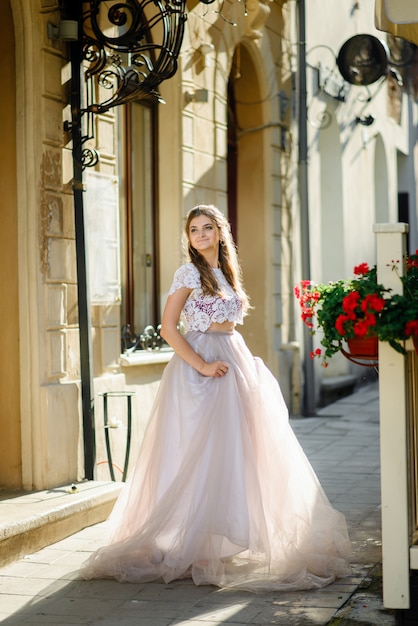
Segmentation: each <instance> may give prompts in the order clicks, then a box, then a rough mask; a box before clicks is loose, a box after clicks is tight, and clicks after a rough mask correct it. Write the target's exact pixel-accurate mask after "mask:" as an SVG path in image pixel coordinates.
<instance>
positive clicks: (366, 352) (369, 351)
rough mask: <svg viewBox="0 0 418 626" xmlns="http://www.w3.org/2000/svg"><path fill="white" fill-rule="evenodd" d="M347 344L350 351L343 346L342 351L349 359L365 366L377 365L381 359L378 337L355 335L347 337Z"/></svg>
mask: <svg viewBox="0 0 418 626" xmlns="http://www.w3.org/2000/svg"><path fill="white" fill-rule="evenodd" d="M347 345H348V348H349V352H347V351H346V350H344V349H343V348H341V352H342V353H343V355H344V356H345V357H346V358H347V359H348V360H349V361H351V362H352V363H355V364H356V365H364V366H365V367H375V366H376V365H377V362H378V359H379V356H378V339H377V337H353V338H352V339H347Z"/></svg>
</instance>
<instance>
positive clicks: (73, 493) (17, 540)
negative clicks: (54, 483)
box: [0, 481, 122, 566]
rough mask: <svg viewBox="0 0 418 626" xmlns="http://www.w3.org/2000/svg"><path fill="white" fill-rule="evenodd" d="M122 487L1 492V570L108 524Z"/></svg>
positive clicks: (115, 484)
mask: <svg viewBox="0 0 418 626" xmlns="http://www.w3.org/2000/svg"><path fill="white" fill-rule="evenodd" d="M121 488H122V483H119V482H99V481H85V482H82V483H74V484H72V485H71V484H70V485H64V486H62V487H55V488H53V489H49V490H47V491H34V492H6V491H0V566H3V565H7V564H8V563H11V562H12V561H15V560H17V559H19V558H20V557H22V556H25V555H27V554H32V553H33V552H36V551H37V550H40V549H41V548H44V547H46V546H48V545H51V544H52V543H56V542H57V541H60V540H61V539H64V538H65V537H68V536H70V535H72V534H74V533H76V532H78V531H79V530H81V529H83V528H85V527H86V526H92V525H93V524H97V523H99V522H102V521H104V520H105V519H106V518H107V517H108V515H109V513H110V511H111V510H112V508H113V505H114V503H115V501H116V498H117V497H118V495H119V493H120V490H121Z"/></svg>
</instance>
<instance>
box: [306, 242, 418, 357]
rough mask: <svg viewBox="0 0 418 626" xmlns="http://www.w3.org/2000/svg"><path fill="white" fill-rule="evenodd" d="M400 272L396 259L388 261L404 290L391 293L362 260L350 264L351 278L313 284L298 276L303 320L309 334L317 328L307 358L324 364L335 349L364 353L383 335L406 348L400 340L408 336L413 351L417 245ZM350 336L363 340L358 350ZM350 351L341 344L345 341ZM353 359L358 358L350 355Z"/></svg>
mask: <svg viewBox="0 0 418 626" xmlns="http://www.w3.org/2000/svg"><path fill="white" fill-rule="evenodd" d="M404 262H405V272H404V274H403V275H402V276H400V272H399V266H400V263H401V261H399V260H398V261H394V260H393V261H392V262H391V264H392V270H393V271H395V272H396V273H397V274H398V275H399V280H400V281H401V282H402V286H403V293H402V294H392V292H391V290H390V289H387V288H385V287H384V286H383V285H381V284H380V283H378V281H377V269H376V266H374V267H371V268H370V267H369V266H368V264H367V263H361V264H360V265H358V266H356V267H355V268H354V275H353V278H351V279H348V280H345V279H341V280H337V281H335V282H329V283H326V284H319V285H315V284H314V283H312V282H311V281H306V280H303V281H301V282H300V284H299V285H297V286H296V287H295V295H296V297H297V298H298V300H299V304H300V307H301V317H302V320H303V322H304V323H305V324H306V325H307V326H308V327H309V328H310V330H311V332H312V334H315V333H317V332H321V333H322V337H321V340H320V343H321V345H322V348H316V350H315V351H314V352H313V353H312V354H311V357H312V358H315V357H319V358H322V362H323V365H324V366H325V367H326V366H327V361H328V359H329V358H330V357H332V356H333V355H334V354H335V353H336V352H342V353H343V354H344V355H345V356H347V357H348V358H350V357H353V358H354V359H356V358H360V359H366V355H370V357H371V360H373V359H372V356H373V355H372V353H368V352H367V351H368V350H370V343H371V342H372V343H373V342H374V344H375V351H376V358H377V342H378V341H379V340H380V341H387V342H388V343H389V344H390V345H391V346H392V348H394V349H395V350H397V351H398V352H400V353H401V354H406V350H405V348H404V345H403V343H404V342H405V341H406V340H407V339H409V338H410V337H411V338H412V340H413V341H414V346H415V350H416V351H417V352H418V250H417V251H416V252H415V254H412V255H409V256H407V257H406V259H405V260H404ZM355 340H358V341H362V342H364V341H365V340H367V341H368V343H369V345H368V346H367V348H366V349H365V351H364V352H363V353H361V350H360V349H359V347H358V344H357V346H356V347H354V348H353V343H354V341H355ZM350 344H351V347H350V350H349V352H347V351H346V349H345V348H346V347H347V346H350ZM355 362H358V361H356V360H355Z"/></svg>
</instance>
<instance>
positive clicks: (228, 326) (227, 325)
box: [206, 322, 235, 333]
mask: <svg viewBox="0 0 418 626" xmlns="http://www.w3.org/2000/svg"><path fill="white" fill-rule="evenodd" d="M234 328H235V323H234V322H222V324H218V323H217V322H214V323H213V324H211V325H210V326H209V328H208V329H207V331H206V332H207V333H212V332H216V331H218V332H219V331H221V332H227V333H228V332H229V333H230V332H232V331H233V330H234Z"/></svg>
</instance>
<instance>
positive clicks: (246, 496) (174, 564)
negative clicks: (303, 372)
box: [82, 331, 351, 591]
mask: <svg viewBox="0 0 418 626" xmlns="http://www.w3.org/2000/svg"><path fill="white" fill-rule="evenodd" d="M186 339H187V341H189V343H190V344H191V345H192V346H193V348H194V349H195V351H196V352H198V353H199V354H201V355H203V356H204V358H205V360H207V361H214V360H218V359H222V360H225V361H227V362H228V363H229V371H228V373H227V374H226V375H225V376H223V377H222V378H208V377H204V376H201V375H200V374H199V373H198V372H197V371H196V370H194V369H193V368H192V367H191V366H190V365H188V364H187V363H186V362H185V361H183V360H182V359H181V358H180V357H178V356H177V355H174V356H173V358H172V360H171V361H170V363H169V364H168V365H167V367H166V369H165V371H164V374H163V377H162V381H161V385H160V389H159V392H158V395H157V398H156V400H155V403H154V407H153V411H152V414H151V417H150V421H149V424H148V427H147V430H146V433H145V436H144V440H143V444H142V447H141V450H140V454H139V458H138V461H137V464H136V467H135V469H134V471H133V472H132V474H131V476H130V477H129V479H128V482H127V483H126V485H125V486H124V489H123V491H122V493H121V495H120V497H119V500H118V501H117V503H116V505H115V508H114V510H113V512H112V514H111V518H110V537H109V543H108V545H106V546H104V547H103V548H101V549H99V550H98V551H97V552H96V553H95V554H93V555H92V556H91V557H90V558H89V560H88V561H87V562H86V563H85V565H84V566H83V569H82V575H83V576H84V578H115V579H117V580H119V581H122V582H123V581H126V582H145V581H151V580H157V579H162V580H164V581H166V582H168V581H172V580H174V579H178V578H184V577H192V578H193V581H194V582H195V583H196V584H198V585H199V584H214V585H217V586H219V587H230V588H240V589H246V590H251V591H261V590H268V589H279V590H290V589H308V588H315V587H321V586H324V585H327V584H329V583H330V582H332V581H333V580H334V579H335V578H336V577H339V576H343V575H346V574H347V573H349V570H348V566H347V561H346V559H347V557H348V555H349V554H350V552H351V545H350V541H349V539H348V534H347V528H346V523H345V519H344V516H343V515H342V514H341V513H339V512H338V511H336V510H335V509H333V508H332V506H331V505H330V503H329V501H328V499H327V496H326V495H325V493H324V491H323V489H322V487H321V485H320V483H319V481H318V479H317V477H316V475H315V473H314V471H313V469H312V467H311V465H310V463H309V461H308V459H307V458H306V456H305V454H304V452H303V450H302V448H301V447H300V445H299V443H298V441H297V439H296V437H295V435H294V433H293V431H292V429H291V426H290V425H289V421H288V412H287V408H286V405H285V403H284V400H283V397H282V394H281V391H280V388H279V385H278V383H277V381H276V379H275V378H274V377H273V375H272V374H271V373H270V371H269V370H268V369H267V368H266V366H265V365H264V364H263V362H262V361H261V360H260V359H259V358H256V357H253V356H252V354H251V353H250V351H249V350H248V348H247V346H246V344H245V342H244V340H243V338H242V336H241V335H240V334H239V333H238V332H236V331H232V332H198V331H190V332H188V333H187V334H186Z"/></svg>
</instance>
